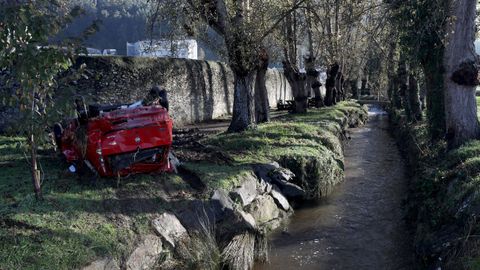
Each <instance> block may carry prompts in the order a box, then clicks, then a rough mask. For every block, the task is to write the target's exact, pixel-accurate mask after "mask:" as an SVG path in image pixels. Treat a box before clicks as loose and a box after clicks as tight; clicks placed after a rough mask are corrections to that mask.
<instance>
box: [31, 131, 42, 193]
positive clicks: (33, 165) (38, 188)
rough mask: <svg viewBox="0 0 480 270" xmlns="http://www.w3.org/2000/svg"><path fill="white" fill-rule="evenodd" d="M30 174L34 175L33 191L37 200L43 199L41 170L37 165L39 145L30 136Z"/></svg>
mask: <svg viewBox="0 0 480 270" xmlns="http://www.w3.org/2000/svg"><path fill="white" fill-rule="evenodd" d="M29 145H30V172H31V174H32V183H33V191H34V192H35V197H36V198H37V200H41V199H42V189H41V183H40V170H39V169H38V165H37V145H36V143H35V137H34V136H33V134H32V135H30V141H29Z"/></svg>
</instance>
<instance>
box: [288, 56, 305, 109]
mask: <svg viewBox="0 0 480 270" xmlns="http://www.w3.org/2000/svg"><path fill="white" fill-rule="evenodd" d="M283 71H284V73H285V77H287V80H288V82H289V83H290V87H291V88H292V93H293V98H294V100H295V107H294V108H293V111H292V112H293V113H306V112H307V108H308V92H307V89H306V87H305V83H306V77H305V75H304V74H301V73H300V72H299V71H298V69H297V68H296V67H293V66H292V64H291V63H290V62H289V61H285V62H284V63H283Z"/></svg>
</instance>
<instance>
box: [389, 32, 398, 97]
mask: <svg viewBox="0 0 480 270" xmlns="http://www.w3.org/2000/svg"><path fill="white" fill-rule="evenodd" d="M396 48H397V43H396V42H395V41H392V42H390V44H389V50H388V59H387V76H388V89H387V91H388V92H387V95H388V100H390V102H393V91H394V89H395V50H396Z"/></svg>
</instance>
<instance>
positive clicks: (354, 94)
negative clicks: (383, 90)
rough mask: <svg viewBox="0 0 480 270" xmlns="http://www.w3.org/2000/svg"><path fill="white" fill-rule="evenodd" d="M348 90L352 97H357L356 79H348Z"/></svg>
mask: <svg viewBox="0 0 480 270" xmlns="http://www.w3.org/2000/svg"><path fill="white" fill-rule="evenodd" d="M350 91H351V92H352V98H353V99H358V98H359V95H358V91H359V89H358V79H354V80H351V81H350Z"/></svg>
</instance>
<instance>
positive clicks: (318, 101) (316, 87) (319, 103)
mask: <svg viewBox="0 0 480 270" xmlns="http://www.w3.org/2000/svg"><path fill="white" fill-rule="evenodd" d="M321 86H322V83H321V82H320V81H319V80H318V79H315V81H314V82H313V84H312V89H313V93H314V94H315V108H321V107H323V106H324V105H325V104H324V103H323V98H322V92H321V91H320V87H321Z"/></svg>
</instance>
